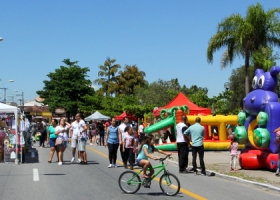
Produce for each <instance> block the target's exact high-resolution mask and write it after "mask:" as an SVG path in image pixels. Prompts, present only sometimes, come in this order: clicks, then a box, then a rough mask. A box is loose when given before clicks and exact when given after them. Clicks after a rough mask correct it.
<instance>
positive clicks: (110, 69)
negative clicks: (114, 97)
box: [94, 57, 121, 96]
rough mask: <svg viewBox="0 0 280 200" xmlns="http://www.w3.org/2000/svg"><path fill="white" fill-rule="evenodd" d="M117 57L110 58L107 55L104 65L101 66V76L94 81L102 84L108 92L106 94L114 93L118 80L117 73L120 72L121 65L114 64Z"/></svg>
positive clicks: (103, 88) (99, 73) (102, 87)
mask: <svg viewBox="0 0 280 200" xmlns="http://www.w3.org/2000/svg"><path fill="white" fill-rule="evenodd" d="M115 62H116V59H110V58H109V57H107V59H106V60H105V62H104V64H103V65H100V66H99V69H100V71H99V72H98V76H99V77H100V78H98V79H96V80H95V81H94V83H96V84H98V85H101V90H102V91H103V92H104V93H105V94H106V96H108V95H110V94H112V93H114V90H115V88H114V85H115V82H116V77H115V74H116V73H117V72H118V70H119V68H121V65H119V64H114V63H115Z"/></svg>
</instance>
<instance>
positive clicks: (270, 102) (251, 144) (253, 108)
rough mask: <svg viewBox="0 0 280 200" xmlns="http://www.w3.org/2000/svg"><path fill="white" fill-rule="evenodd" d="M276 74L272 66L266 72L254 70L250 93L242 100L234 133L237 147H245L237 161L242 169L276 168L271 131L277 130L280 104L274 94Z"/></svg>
mask: <svg viewBox="0 0 280 200" xmlns="http://www.w3.org/2000/svg"><path fill="white" fill-rule="evenodd" d="M279 72H280V68H279V67H276V66H274V67H272V68H271V69H270V71H269V72H264V71H263V70H262V69H257V70H256V71H255V77H254V78H253V81H252V87H253V89H254V90H253V91H252V92H250V93H249V94H248V95H247V96H246V97H245V98H244V99H243V101H244V105H243V106H244V108H243V111H242V112H240V113H239V114H238V127H237V128H236V129H235V136H236V137H237V139H238V142H239V144H245V149H243V150H242V151H241V155H240V158H239V162H240V165H241V167H242V168H243V169H260V168H267V169H269V170H275V169H276V167H277V160H278V154H277V152H278V148H279V143H277V141H276V133H275V132H274V131H275V129H277V128H278V127H280V102H279V101H278V96H277V94H276V93H275V92H274V91H275V89H276V87H277V81H278V80H277V75H278V74H279Z"/></svg>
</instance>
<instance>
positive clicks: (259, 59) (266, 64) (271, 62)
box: [252, 47, 280, 71]
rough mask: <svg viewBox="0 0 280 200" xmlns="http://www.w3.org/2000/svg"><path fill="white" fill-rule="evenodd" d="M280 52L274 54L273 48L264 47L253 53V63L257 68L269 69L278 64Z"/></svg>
mask: <svg viewBox="0 0 280 200" xmlns="http://www.w3.org/2000/svg"><path fill="white" fill-rule="evenodd" d="M279 58H280V57H279V54H278V53H275V54H273V49H272V48H271V47H262V48H260V49H259V50H257V51H255V52H254V53H253V55H252V63H253V64H254V66H255V69H256V68H261V69H263V70H264V71H269V70H270V68H271V67H272V66H275V65H276V60H278V59H279Z"/></svg>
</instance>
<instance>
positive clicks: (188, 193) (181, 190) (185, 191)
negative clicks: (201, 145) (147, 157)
mask: <svg viewBox="0 0 280 200" xmlns="http://www.w3.org/2000/svg"><path fill="white" fill-rule="evenodd" d="M86 148H87V149H88V150H91V151H93V152H95V153H97V154H99V155H101V156H103V157H105V158H108V155H106V154H104V153H102V152H100V151H98V150H96V149H93V148H91V147H86ZM117 163H118V164H123V162H122V161H120V160H117ZM134 171H138V170H137V169H135V170H134ZM154 180H155V181H157V182H159V178H158V177H155V178H154ZM180 192H181V193H183V194H186V195H188V196H190V197H192V198H194V199H197V200H207V199H206V198H204V197H202V196H199V195H198V194H195V193H193V192H191V191H189V190H186V189H184V188H182V187H181V189H180Z"/></svg>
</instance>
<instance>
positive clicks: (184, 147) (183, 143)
mask: <svg viewBox="0 0 280 200" xmlns="http://www.w3.org/2000/svg"><path fill="white" fill-rule="evenodd" d="M186 121H187V118H186V116H182V119H181V122H179V123H178V124H177V125H176V130H177V138H176V141H177V149H178V161H179V173H186V172H187V171H186V168H187V167H188V160H189V139H188V137H187V136H186V135H184V134H183V133H184V131H185V130H187V128H188V127H187V126H186Z"/></svg>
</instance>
